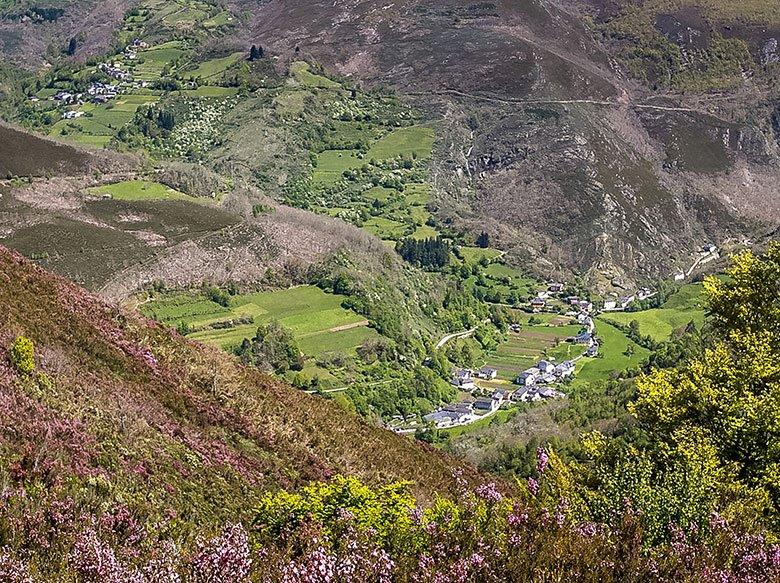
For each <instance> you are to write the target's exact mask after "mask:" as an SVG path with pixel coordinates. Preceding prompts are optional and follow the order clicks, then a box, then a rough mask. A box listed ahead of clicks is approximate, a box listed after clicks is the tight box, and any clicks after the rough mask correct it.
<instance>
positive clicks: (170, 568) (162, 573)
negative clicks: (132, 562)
mask: <svg viewBox="0 0 780 583" xmlns="http://www.w3.org/2000/svg"><path fill="white" fill-rule="evenodd" d="M180 560H181V557H180V555H179V549H178V548H177V547H176V545H175V544H174V543H173V542H172V541H165V542H164V543H162V545H161V546H160V548H159V552H158V555H157V556H156V557H154V558H153V559H151V560H150V561H149V562H147V563H146V565H144V567H143V569H142V572H143V576H144V583H180V582H181V576H180V575H179V573H178V571H177V567H178V565H179V563H180Z"/></svg>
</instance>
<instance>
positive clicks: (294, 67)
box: [290, 61, 341, 89]
mask: <svg viewBox="0 0 780 583" xmlns="http://www.w3.org/2000/svg"><path fill="white" fill-rule="evenodd" d="M290 73H292V75H293V77H294V78H295V80H296V81H297V82H298V83H300V84H301V85H305V86H306V87H317V88H320V89H338V88H340V87H341V85H339V84H338V83H336V82H335V81H333V80H331V79H328V78H327V77H323V76H322V75H317V74H316V73H312V72H311V68H310V67H309V63H306V62H304V61H295V62H294V63H292V64H291V65H290Z"/></svg>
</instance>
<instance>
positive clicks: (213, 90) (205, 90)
mask: <svg viewBox="0 0 780 583" xmlns="http://www.w3.org/2000/svg"><path fill="white" fill-rule="evenodd" d="M181 93H182V95H185V96H186V97H232V96H233V95H236V94H238V87H219V86H218V85H201V86H200V87H198V88H197V89H185V90H183V91H182V92H181Z"/></svg>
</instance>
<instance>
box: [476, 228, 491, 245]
mask: <svg viewBox="0 0 780 583" xmlns="http://www.w3.org/2000/svg"><path fill="white" fill-rule="evenodd" d="M477 247H481V248H482V249H487V248H488V247H490V235H488V234H487V233H485V232H484V231H482V232H481V233H480V234H479V236H478V237H477Z"/></svg>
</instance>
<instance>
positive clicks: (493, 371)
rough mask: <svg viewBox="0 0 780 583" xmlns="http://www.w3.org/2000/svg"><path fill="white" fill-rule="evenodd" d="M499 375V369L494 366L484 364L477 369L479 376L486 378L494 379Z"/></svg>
mask: <svg viewBox="0 0 780 583" xmlns="http://www.w3.org/2000/svg"><path fill="white" fill-rule="evenodd" d="M496 376H498V369H497V368H494V367H492V366H483V367H482V368H481V369H479V370H478V371H477V377H478V378H480V379H485V380H489V381H490V380H493V379H494V378H496Z"/></svg>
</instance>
